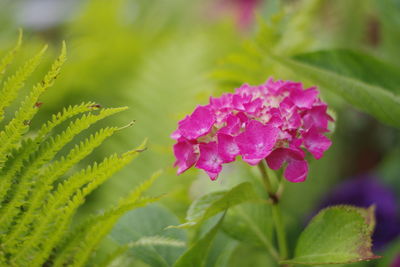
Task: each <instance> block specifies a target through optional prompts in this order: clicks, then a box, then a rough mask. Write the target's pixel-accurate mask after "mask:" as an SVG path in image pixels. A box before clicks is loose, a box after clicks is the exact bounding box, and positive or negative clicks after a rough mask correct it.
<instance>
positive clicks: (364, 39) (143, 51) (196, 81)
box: [0, 0, 400, 266]
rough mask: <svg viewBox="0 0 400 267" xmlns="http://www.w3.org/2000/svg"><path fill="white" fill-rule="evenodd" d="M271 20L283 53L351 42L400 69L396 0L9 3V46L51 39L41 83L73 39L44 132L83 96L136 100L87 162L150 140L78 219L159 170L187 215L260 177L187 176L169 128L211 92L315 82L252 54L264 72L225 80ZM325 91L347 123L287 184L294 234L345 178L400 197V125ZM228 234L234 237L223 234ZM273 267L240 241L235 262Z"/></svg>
mask: <svg viewBox="0 0 400 267" xmlns="http://www.w3.org/2000/svg"><path fill="white" fill-rule="evenodd" d="M257 21H258V22H257ZM265 21H279V24H278V25H279V27H277V28H276V29H275V31H276V32H275V34H276V39H274V40H267V41H266V42H265V44H266V46H268V47H269V49H271V50H272V51H274V52H275V53H277V54H279V55H282V56H291V55H294V54H298V53H304V52H310V51H315V50H320V49H331V48H347V49H352V50H355V51H364V52H367V53H369V54H371V55H374V56H377V57H379V58H381V59H383V60H386V61H388V62H390V64H393V65H397V67H400V61H399V59H400V1H396V0H375V1H374V0H320V1H317V0H297V1H295V0H286V1H284V0H280V1H279V0H265V1H262V0H259V1H257V0H253V1H251V0H247V1H246V0H190V1H189V0H113V1H110V0H91V1H90V0H86V1H77V0H26V1H22V0H0V52H3V51H5V50H6V49H8V48H9V47H11V46H12V45H13V43H14V42H15V40H16V38H17V32H18V31H17V30H18V28H22V29H23V30H24V50H23V51H24V52H23V53H22V54H21V55H19V56H18V60H19V62H22V61H23V60H24V59H25V58H26V57H29V56H31V55H33V54H34V53H35V52H36V51H38V50H39V49H40V47H41V46H42V45H43V44H46V43H47V44H49V45H50V47H49V48H50V49H49V50H50V52H48V53H47V61H48V64H43V65H42V69H39V71H37V73H36V75H37V76H35V77H36V78H35V79H32V80H31V82H32V83H34V82H36V81H38V80H39V79H40V77H41V75H42V74H43V73H44V71H45V70H46V68H47V67H48V65H49V63H50V60H51V59H52V58H54V57H55V55H56V54H57V52H58V51H59V47H60V45H61V41H62V40H66V42H67V47H68V61H67V64H66V65H65V67H64V68H63V71H62V75H61V76H60V78H59V79H58V81H57V82H56V84H55V86H54V88H53V89H52V90H50V91H49V93H47V95H46V96H45V98H44V99H43V102H44V105H43V106H42V108H41V111H40V113H39V115H38V116H37V117H36V118H35V121H33V122H32V127H33V128H35V127H38V126H39V125H41V123H43V122H44V121H45V120H46V119H47V118H49V116H50V115H51V114H53V113H55V112H57V111H59V110H60V109H61V108H62V107H64V106H67V105H70V104H77V103H80V102H82V101H88V100H92V101H96V102H97V103H99V104H101V105H102V106H106V107H111V106H113V107H114V106H128V107H129V110H128V111H127V112H124V113H123V114H121V115H118V116H117V117H113V119H110V120H107V121H105V122H104V123H102V125H103V126H104V125H120V126H123V125H126V124H129V123H130V122H131V121H135V125H134V126H133V127H131V128H129V129H126V130H125V131H123V132H121V133H119V134H118V135H117V136H114V137H113V138H111V139H110V140H108V141H107V142H106V143H105V145H104V146H102V148H101V149H98V150H97V151H95V152H96V153H95V154H94V155H93V156H92V157H91V158H88V159H87V161H86V162H82V166H84V165H83V164H85V163H87V162H92V161H93V160H96V159H100V158H102V157H104V156H105V155H108V154H110V153H112V152H115V151H118V152H120V151H125V150H127V149H128V148H131V147H134V146H136V145H138V144H139V143H140V142H141V141H142V140H143V139H144V138H149V146H148V149H147V151H146V152H144V153H142V155H141V156H140V157H139V159H138V160H136V161H135V162H134V163H133V164H131V165H130V166H129V167H127V168H125V169H124V170H123V171H122V172H120V173H118V174H117V175H115V177H114V178H112V179H111V180H110V181H108V182H107V183H106V184H104V185H103V186H102V187H101V188H99V189H98V190H97V191H96V192H95V193H94V194H92V195H91V196H90V198H89V199H88V201H87V203H86V204H85V206H84V207H83V208H82V210H81V212H80V213H79V215H78V216H77V219H76V220H77V221H78V220H79V219H80V217H82V216H85V215H87V214H88V213H93V212H98V211H99V210H102V209H104V208H105V207H108V206H110V205H112V204H113V203H115V202H116V201H118V199H119V198H120V197H121V196H123V195H125V194H126V193H127V192H129V191H130V190H131V189H132V188H133V187H134V185H136V184H138V183H139V182H140V181H142V180H144V179H145V178H147V177H149V176H150V175H151V173H153V172H154V171H156V170H158V169H164V173H163V175H162V177H161V178H160V179H159V180H158V182H157V184H156V186H155V187H154V188H153V189H152V190H153V192H154V193H157V194H164V193H165V194H167V195H166V196H165V197H164V198H163V199H162V201H161V204H160V205H162V206H163V207H164V208H166V209H167V210H169V212H171V213H173V214H174V216H176V217H177V218H178V219H179V220H180V221H181V222H182V221H183V219H184V217H185V214H186V210H187V208H188V206H189V205H190V203H191V202H192V201H193V199H195V198H196V197H198V196H200V195H202V194H205V193H207V192H210V191H213V190H219V189H221V188H230V187H231V186H232V185H234V184H237V183H238V182H239V181H243V180H244V179H250V178H249V177H250V176H254V174H253V173H251V172H249V171H248V169H247V168H248V167H247V166H245V165H244V164H242V163H237V164H235V165H234V166H232V167H228V168H226V170H224V172H223V173H222V175H221V176H220V178H219V179H218V180H217V181H216V182H211V181H209V180H208V178H207V177H206V176H205V175H204V174H202V173H200V172H197V171H194V170H191V171H189V172H187V173H185V174H183V175H181V176H176V174H175V171H176V170H174V169H173V168H172V165H173V162H174V158H173V153H172V145H173V143H174V142H173V140H172V139H170V137H169V135H170V133H171V132H172V131H173V130H174V129H175V128H176V125H177V121H178V120H180V119H182V118H183V117H184V116H185V114H188V113H190V112H191V111H192V110H193V109H194V107H195V106H196V105H198V104H205V103H206V102H207V101H208V97H209V96H210V95H213V96H217V95H220V94H221V93H222V92H223V91H227V90H230V91H233V90H234V88H235V86H237V85H238V84H240V83H241V82H243V83H244V82H249V83H261V82H263V81H265V80H266V79H267V78H268V77H270V76H273V77H275V78H277V79H294V80H302V81H304V82H306V84H308V85H310V83H308V82H307V80H305V79H304V78H303V77H301V75H297V74H296V72H293V71H290V70H288V69H285V68H284V67H282V66H280V65H279V64H278V63H276V62H263V64H265V65H264V66H265V68H263V69H259V68H258V67H257V66H259V65H257V64H258V63H257V62H255V61H254V62H253V61H250V62H248V63H247V64H248V68H249V69H250V70H251V71H252V76H251V77H255V78H254V79H252V80H248V79H246V77H249V76H248V75H247V73H245V72H243V73H240V72H239V73H238V75H237V76H236V77H235V79H233V80H234V82H232V81H231V82H227V81H226V80H227V79H226V78H223V77H226V76H224V75H225V74H226V73H224V72H225V71H226V65H227V64H232V63H235V61H240V52H241V51H243V50H246V48H247V47H248V46H249V44H250V43H251V41H252V40H253V39H254V38H256V36H257V33H258V32H259V29H260V25H262V24H263V23H264V22H265ZM16 65H17V64H16ZM246 75H247V76H246ZM29 85H30V84H27V86H26V88H27V89H28V88H29ZM398 87H400V84H399V85H398ZM321 91H322V95H323V98H324V100H325V101H327V102H328V103H329V105H330V107H331V109H332V112H333V114H334V115H335V119H336V123H335V131H334V133H333V135H332V140H333V146H332V148H331V149H330V150H329V151H328V152H327V153H326V156H325V157H324V158H323V159H321V160H319V161H313V162H312V165H311V173H310V176H309V178H308V180H307V181H306V182H304V183H302V184H289V183H288V184H287V185H286V191H285V197H284V199H283V201H284V203H283V205H284V209H285V210H286V213H287V214H285V216H286V217H287V218H286V219H287V222H288V228H289V229H290V238H291V239H293V240H295V238H296V236H297V235H298V233H299V231H300V230H301V228H302V227H303V226H304V223H305V221H306V219H307V217H308V216H309V214H311V213H312V210H313V209H315V208H316V207H318V206H319V203H320V201H321V200H322V199H323V198H324V197H325V196H326V195H327V194H328V192H329V191H330V190H331V189H332V188H333V187H334V185H335V184H338V183H339V182H341V181H343V180H346V179H349V177H353V176H356V175H363V174H365V173H373V174H375V175H377V176H379V179H380V180H381V181H382V182H383V184H385V185H386V186H388V187H390V188H391V189H392V190H393V191H394V192H396V196H397V201H398V200H399V195H400V174H399V173H400V135H399V131H398V130H395V129H393V128H391V127H389V126H385V125H383V124H381V123H380V122H378V121H376V120H375V119H374V118H372V117H370V116H368V115H366V114H363V113H360V112H359V111H356V110H355V109H354V108H352V107H351V106H350V105H348V104H346V103H345V102H344V101H343V100H342V99H341V98H340V97H338V96H337V95H333V94H332V93H330V92H329V91H327V90H324V88H321ZM399 120H400V118H399ZM102 125H99V126H98V127H101V126H102ZM83 137H84V136H82V137H81V138H83ZM244 176H246V177H244ZM299 222H300V223H299ZM399 228H400V226H399ZM224 238H228V237H227V236H224V237H220V239H221V240H223V239H224ZM217 242H218V239H217ZM221 242H223V241H221ZM392 243H393V244H395V243H396V241H394V242H392ZM397 243H399V241H397ZM105 247H107V246H106V245H105ZM388 247H390V245H388ZM397 247H398V246H397ZM105 249H107V248H105ZM389 250H390V249H387V251H389ZM392 250H393V249H392ZM216 251H218V249H216ZM385 251H386V250H385ZM382 253H385V252H384V251H383V252H382ZM382 253H381V254H382ZM378 254H379V253H378ZM243 255H244V256H243ZM210 261H211V260H210ZM377 262H378V261H377ZM130 264H133V263H130ZM134 264H136V265H137V266H139V265H140V264H142V263H139V262H135V263H134ZM266 264H271V266H272V263H268V259H267V258H266V257H265V256H264V253H263V251H261V250H259V249H253V248H252V247H249V246H245V245H240V246H239V248H238V249H237V253H235V255H234V256H233V257H232V260H231V265H229V266H269V265H266ZM374 264H375V263H371V264H370V265H372V266H374ZM377 264H379V263H377ZM381 264H382V266H389V265H384V264H387V261H385V262H382V263H381ZM136 265H131V266H136ZM128 266H129V265H128ZM360 266H364V265H363V264H360ZM365 266H368V264H366V265H365Z"/></svg>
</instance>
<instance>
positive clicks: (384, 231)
mask: <svg viewBox="0 0 400 267" xmlns="http://www.w3.org/2000/svg"><path fill="white" fill-rule="evenodd" d="M340 204H348V205H354V206H358V207H369V206H371V205H374V204H375V205H376V214H375V215H376V228H375V232H374V234H373V237H372V238H373V245H374V249H376V250H380V249H382V248H383V247H384V246H385V245H386V244H387V243H389V242H390V241H392V240H394V239H395V238H396V237H398V236H399V235H400V227H399V225H400V216H399V214H398V210H399V207H398V204H397V202H396V197H395V194H394V193H393V192H392V190H390V189H389V188H387V187H386V186H385V185H383V184H382V182H381V181H379V179H378V178H377V177H374V176H372V175H361V176H358V177H356V178H354V179H351V180H348V181H345V182H343V183H341V184H339V185H338V186H337V187H336V188H335V189H334V190H333V191H332V192H331V194H330V195H329V196H328V197H327V198H326V199H325V200H324V201H323V202H322V204H321V206H320V207H319V209H322V208H325V207H327V206H332V205H340Z"/></svg>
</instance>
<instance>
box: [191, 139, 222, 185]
mask: <svg viewBox="0 0 400 267" xmlns="http://www.w3.org/2000/svg"><path fill="white" fill-rule="evenodd" d="M199 148H200V157H199V160H198V161H197V163H196V167H197V168H199V169H203V170H205V171H206V172H207V173H213V174H214V175H212V176H211V175H210V178H211V179H213V178H214V179H215V178H216V177H217V176H218V174H219V172H220V171H221V170H222V165H221V164H222V162H223V161H222V159H221V157H220V155H219V154H218V146H217V142H210V143H200V145H199Z"/></svg>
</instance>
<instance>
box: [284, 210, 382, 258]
mask: <svg viewBox="0 0 400 267" xmlns="http://www.w3.org/2000/svg"><path fill="white" fill-rule="evenodd" d="M374 224H375V222H374V207H371V208H369V209H361V208H355V207H351V206H334V207H330V208H326V209H324V210H322V211H321V212H320V213H319V214H318V215H316V216H315V217H314V218H313V219H312V221H311V222H310V224H309V225H308V226H307V228H306V229H305V230H304V231H303V233H302V234H301V236H300V237H299V240H298V242H297V245H296V248H295V255H294V258H293V259H292V260H288V261H284V262H285V263H292V264H303V265H322V264H340V263H351V262H356V261H363V260H371V259H375V258H377V256H375V255H374V254H373V253H372V251H371V248H372V240H371V234H372V232H373V230H374Z"/></svg>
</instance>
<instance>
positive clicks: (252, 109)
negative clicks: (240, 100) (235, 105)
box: [243, 98, 263, 114]
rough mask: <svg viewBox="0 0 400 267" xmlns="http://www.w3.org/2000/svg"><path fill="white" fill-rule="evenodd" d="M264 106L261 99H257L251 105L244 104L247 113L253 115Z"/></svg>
mask: <svg viewBox="0 0 400 267" xmlns="http://www.w3.org/2000/svg"><path fill="white" fill-rule="evenodd" d="M262 104H263V102H262V100H261V98H257V99H255V100H253V101H251V102H249V103H244V104H243V107H244V109H245V111H246V112H247V113H250V114H253V113H256V112H257V111H259V110H260V109H261V107H262Z"/></svg>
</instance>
